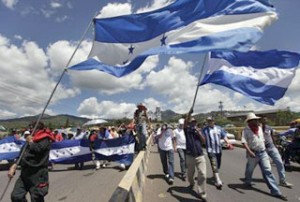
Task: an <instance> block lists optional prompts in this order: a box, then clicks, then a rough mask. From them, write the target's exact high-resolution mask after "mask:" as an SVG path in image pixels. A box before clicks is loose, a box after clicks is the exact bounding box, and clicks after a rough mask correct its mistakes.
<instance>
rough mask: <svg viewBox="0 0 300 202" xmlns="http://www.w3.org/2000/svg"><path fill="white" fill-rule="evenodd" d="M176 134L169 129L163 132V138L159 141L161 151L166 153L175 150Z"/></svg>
mask: <svg viewBox="0 0 300 202" xmlns="http://www.w3.org/2000/svg"><path fill="white" fill-rule="evenodd" d="M173 138H174V133H173V130H172V129H167V130H166V131H163V132H162V135H161V137H160V138H159V139H158V146H159V149H161V150H164V151H169V150H173V149H174V148H173V141H172V139H173Z"/></svg>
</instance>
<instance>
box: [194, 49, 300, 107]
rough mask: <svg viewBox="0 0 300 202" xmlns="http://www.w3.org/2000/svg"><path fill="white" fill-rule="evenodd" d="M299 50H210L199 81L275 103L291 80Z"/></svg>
mask: <svg viewBox="0 0 300 202" xmlns="http://www.w3.org/2000/svg"><path fill="white" fill-rule="evenodd" d="M299 60H300V54H299V53H295V52H289V51H278V50H270V51H249V52H238V51H219V52H212V53H211V54H210V58H209V60H208V63H207V65H206V66H205V70H204V73H205V74H204V75H203V76H202V79H201V80H200V82H199V85H204V84H207V83H214V84H218V85H221V86H225V87H227V88H230V89H232V90H234V91H237V92H239V93H241V94H243V95H245V96H247V97H249V98H252V99H254V100H256V101H258V102H261V103H264V104H268V105H274V104H275V102H276V101H277V100H279V99H280V98H282V97H283V96H284V94H285V92H286V90H287V89H288V87H289V85H290V83H291V82H292V80H293V78H294V76H295V72H296V68H297V67H298V65H299Z"/></svg>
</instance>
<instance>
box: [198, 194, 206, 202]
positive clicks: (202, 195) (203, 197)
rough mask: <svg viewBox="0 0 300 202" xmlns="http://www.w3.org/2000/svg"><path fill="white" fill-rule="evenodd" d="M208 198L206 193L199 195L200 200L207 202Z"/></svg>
mask: <svg viewBox="0 0 300 202" xmlns="http://www.w3.org/2000/svg"><path fill="white" fill-rule="evenodd" d="M206 197H207V196H206V193H205V192H202V193H200V194H199V198H200V199H201V200H202V201H204V202H206V201H207V199H206Z"/></svg>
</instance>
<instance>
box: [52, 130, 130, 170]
mask: <svg viewBox="0 0 300 202" xmlns="http://www.w3.org/2000/svg"><path fill="white" fill-rule="evenodd" d="M134 145H135V141H134V137H133V136H132V135H127V136H124V137H121V138H116V139H108V140H96V141H95V142H94V149H93V150H91V148H90V146H91V143H90V141H89V140H87V139H81V140H65V141H61V142H55V143H53V144H52V147H51V151H50V158H49V160H50V162H53V163H57V164H74V163H78V162H85V161H91V160H93V159H92V156H93V155H92V154H94V155H95V159H96V160H110V161H118V162H120V163H124V164H125V165H130V164H131V163H132V161H133V157H134Z"/></svg>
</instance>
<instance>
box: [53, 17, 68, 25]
mask: <svg viewBox="0 0 300 202" xmlns="http://www.w3.org/2000/svg"><path fill="white" fill-rule="evenodd" d="M67 19H69V17H68V16H66V15H64V16H62V17H56V18H55V21H56V22H60V23H61V22H64V21H66V20H67Z"/></svg>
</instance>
